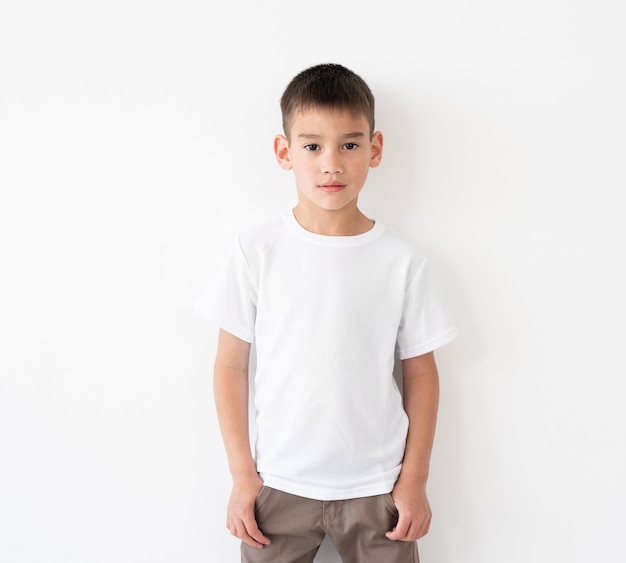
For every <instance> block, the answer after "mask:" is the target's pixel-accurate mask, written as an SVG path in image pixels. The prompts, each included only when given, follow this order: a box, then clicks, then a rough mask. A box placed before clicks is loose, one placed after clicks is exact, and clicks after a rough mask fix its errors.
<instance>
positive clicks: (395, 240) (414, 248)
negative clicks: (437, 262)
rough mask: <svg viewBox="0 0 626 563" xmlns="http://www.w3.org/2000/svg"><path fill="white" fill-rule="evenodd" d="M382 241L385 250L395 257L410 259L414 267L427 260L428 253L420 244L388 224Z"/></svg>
mask: <svg viewBox="0 0 626 563" xmlns="http://www.w3.org/2000/svg"><path fill="white" fill-rule="evenodd" d="M380 243H381V246H382V247H383V249H384V251H385V252H387V253H389V254H390V255H392V256H393V257H394V258H395V259H401V260H407V261H409V262H410V263H411V264H412V266H413V267H414V268H419V267H420V266H421V265H422V264H423V263H424V262H426V253H425V252H424V250H423V249H422V247H421V246H420V244H418V243H417V242H416V241H414V240H411V239H410V238H408V237H407V236H406V235H404V234H402V233H400V232H399V231H397V230H395V229H393V228H391V227H389V226H387V225H384V233H383V236H381V237H380Z"/></svg>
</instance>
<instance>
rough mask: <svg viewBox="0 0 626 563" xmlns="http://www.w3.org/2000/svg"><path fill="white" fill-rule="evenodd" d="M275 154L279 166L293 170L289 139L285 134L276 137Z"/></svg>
mask: <svg viewBox="0 0 626 563" xmlns="http://www.w3.org/2000/svg"><path fill="white" fill-rule="evenodd" d="M274 154H275V155H276V161H277V162H278V166H280V167H281V168H282V169H283V170H291V160H290V159H289V141H288V140H287V137H285V136H284V135H276V137H274Z"/></svg>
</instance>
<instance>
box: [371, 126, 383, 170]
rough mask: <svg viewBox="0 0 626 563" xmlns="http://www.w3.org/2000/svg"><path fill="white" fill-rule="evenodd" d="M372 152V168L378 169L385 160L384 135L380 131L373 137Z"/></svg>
mask: <svg viewBox="0 0 626 563" xmlns="http://www.w3.org/2000/svg"><path fill="white" fill-rule="evenodd" d="M370 150H371V151H372V157H371V158H370V168H376V167H377V166H378V165H379V164H380V161H381V159H382V158H383V134H382V133H381V132H380V131H376V132H375V133H374V134H373V135H372V142H371V145H370Z"/></svg>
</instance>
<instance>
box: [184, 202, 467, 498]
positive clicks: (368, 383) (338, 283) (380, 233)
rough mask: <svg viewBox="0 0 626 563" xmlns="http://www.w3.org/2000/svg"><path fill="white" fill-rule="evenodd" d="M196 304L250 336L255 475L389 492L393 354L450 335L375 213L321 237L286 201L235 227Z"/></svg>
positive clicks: (351, 494)
mask: <svg viewBox="0 0 626 563" xmlns="http://www.w3.org/2000/svg"><path fill="white" fill-rule="evenodd" d="M196 309H197V310H198V311H199V312H200V313H201V314H202V315H203V316H205V317H207V318H209V319H211V320H213V321H214V322H215V323H216V324H217V325H218V326H220V327H221V328H223V329H224V330H226V331H228V332H230V333H231V334H234V335H235V336H237V337H239V338H241V339H242V340H245V341H247V342H254V344H255V346H256V354H257V368H256V373H255V375H254V377H255V380H254V383H255V396H254V402H255V407H256V413H257V414H256V426H257V439H256V447H255V459H256V464H257V470H258V471H259V474H260V475H261V478H262V479H263V481H264V483H265V484H266V485H268V486H270V487H273V488H276V489H279V490H282V491H285V492H288V493H291V494H295V495H299V496H304V497H308V498H314V499H319V500H340V499H348V498H357V497H365V496H370V495H377V494H383V493H388V492H389V491H391V489H392V488H393V485H394V483H395V481H396V479H397V477H398V475H399V473H400V469H401V466H402V458H403V454H404V447H405V440H406V434H407V428H408V418H407V416H406V413H405V411H404V409H403V407H402V399H401V395H400V392H399V390H398V387H397V385H396V383H395V380H394V378H393V375H392V373H393V367H394V361H395V356H396V354H397V356H398V357H399V358H400V359H405V358H410V357H414V356H419V355H421V354H425V353H427V352H430V351H432V350H434V349H435V348H438V347H440V346H442V345H444V344H446V343H448V342H450V341H451V340H453V339H454V338H455V337H456V335H457V329H456V327H455V325H454V323H453V322H452V320H451V318H450V316H449V314H448V310H447V308H446V305H445V302H444V299H443V298H442V295H441V293H440V291H439V289H438V286H437V283H436V280H435V278H434V276H433V273H432V272H431V269H430V267H429V265H428V263H427V261H426V258H425V257H424V255H423V254H422V253H421V252H420V251H419V250H417V249H416V248H414V247H413V246H412V245H410V244H409V243H407V242H406V241H405V240H403V239H402V238H401V237H399V236H398V235H397V234H396V233H394V232H393V231H391V230H390V229H388V228H386V227H385V226H384V225H383V224H382V223H380V222H376V223H375V225H374V227H373V228H372V229H371V230H370V231H368V232H366V233H364V234H362V235H357V236H347V237H344V236H338V237H335V236H325V235H318V234H314V233H311V232H309V231H306V230H305V229H304V228H302V227H301V226H300V225H299V223H298V222H297V221H296V219H295V217H294V215H293V212H292V211H288V212H286V213H285V214H283V216H282V217H280V218H278V219H276V220H274V221H272V222H270V223H267V224H265V225H261V226H258V227H255V228H253V229H250V230H248V231H246V232H245V233H243V234H241V235H240V236H239V238H238V240H237V241H236V242H235V244H234V245H233V246H232V248H231V250H230V252H229V254H228V256H227V259H226V260H225V261H224V263H223V264H222V265H221V268H220V269H219V271H218V273H217V275H216V277H215V278H214V280H213V283H212V284H211V285H210V286H209V288H208V289H207V290H206V291H205V292H204V293H203V294H202V296H201V297H200V298H199V299H198V301H197V302H196Z"/></svg>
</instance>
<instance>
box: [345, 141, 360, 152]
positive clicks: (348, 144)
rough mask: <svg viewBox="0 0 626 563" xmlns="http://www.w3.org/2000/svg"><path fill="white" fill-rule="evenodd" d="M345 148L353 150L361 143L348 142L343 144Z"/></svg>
mask: <svg viewBox="0 0 626 563" xmlns="http://www.w3.org/2000/svg"><path fill="white" fill-rule="evenodd" d="M343 148H344V149H346V150H349V151H353V150H355V149H357V148H359V145H358V144H357V143H346V144H345V145H344V146H343Z"/></svg>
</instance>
